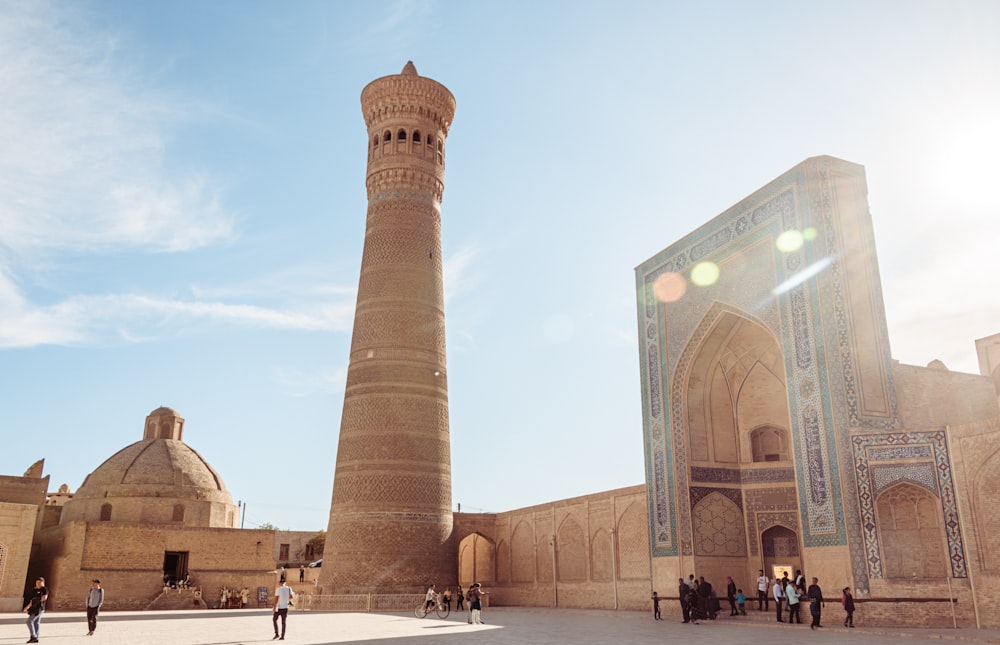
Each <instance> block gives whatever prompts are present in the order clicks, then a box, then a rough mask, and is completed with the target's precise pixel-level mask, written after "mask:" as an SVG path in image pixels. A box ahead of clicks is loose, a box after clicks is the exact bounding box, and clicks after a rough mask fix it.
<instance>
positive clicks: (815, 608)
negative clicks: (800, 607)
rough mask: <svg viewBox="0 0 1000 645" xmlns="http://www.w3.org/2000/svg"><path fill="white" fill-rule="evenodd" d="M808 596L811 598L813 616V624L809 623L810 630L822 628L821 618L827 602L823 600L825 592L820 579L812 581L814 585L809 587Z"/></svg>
mask: <svg viewBox="0 0 1000 645" xmlns="http://www.w3.org/2000/svg"><path fill="white" fill-rule="evenodd" d="M806 596H808V597H809V615H810V616H812V622H811V623H809V629H816V628H817V627H822V626H823V625H821V624H820V616H821V615H822V613H823V607H826V601H824V600H823V590H822V589H821V588H820V586H819V578H813V579H812V584H811V585H809V590H808V591H806Z"/></svg>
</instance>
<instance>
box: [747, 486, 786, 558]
mask: <svg viewBox="0 0 1000 645" xmlns="http://www.w3.org/2000/svg"><path fill="white" fill-rule="evenodd" d="M795 497H796V496H795V489H794V488H790V487H786V488H766V489H753V490H747V491H745V492H744V501H745V504H746V518H747V538H748V539H747V541H748V542H749V544H750V554H751V555H757V554H758V553H759V547H758V540H757V538H758V536H759V535H761V534H763V533H764V531H766V530H768V529H770V528H773V527H775V526H783V527H785V528H787V529H789V530H790V531H792V532H794V533H796V534H798V532H799V511H798V508H797V506H796V499H795Z"/></svg>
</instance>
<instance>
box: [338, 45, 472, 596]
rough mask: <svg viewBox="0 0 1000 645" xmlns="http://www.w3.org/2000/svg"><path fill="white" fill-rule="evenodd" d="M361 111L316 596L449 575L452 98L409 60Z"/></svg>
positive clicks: (373, 87)
mask: <svg viewBox="0 0 1000 645" xmlns="http://www.w3.org/2000/svg"><path fill="white" fill-rule="evenodd" d="M361 106H362V110H363V112H364V117H365V124H366V125H367V127H368V173H367V179H366V185H367V188H368V218H367V225H366V230H365V245H364V255H363V257H362V260H361V277H360V280H359V282H358V300H357V309H356V311H355V315H354V334H353V337H352V340H351V355H350V364H349V367H348V373H347V386H346V390H345V393H344V410H343V416H342V418H341V425H340V442H339V446H338V450H337V468H336V473H335V475H334V484H333V502H332V504H331V507H330V523H329V530H328V532H327V540H326V547H325V551H324V556H323V564H324V566H323V570H322V573H321V577H320V582H321V586H322V587H323V593H361V592H373V591H380V590H381V591H385V590H392V591H394V592H395V593H399V591H401V590H405V591H413V590H421V588H426V584H427V583H428V582H438V583H439V584H447V583H451V582H453V581H454V580H456V579H457V571H456V569H457V565H456V563H455V560H456V557H455V556H454V554H453V553H452V552H451V550H452V549H451V545H450V542H449V540H450V537H451V530H452V511H451V440H450V436H449V428H448V381H447V374H448V372H447V369H446V365H445V326H444V287H443V279H442V262H441V210H440V204H441V196H442V192H443V191H444V151H445V146H444V142H445V137H447V135H448V128H449V126H450V125H451V120H452V117H453V116H454V113H455V98H454V97H453V96H452V94H451V92H449V91H448V89H447V88H446V87H444V86H443V85H441V84H440V83H438V82H436V81H433V80H431V79H429V78H423V77H421V76H419V75H418V74H417V70H416V68H415V67H414V66H413V63H407V64H406V67H404V68H403V71H402V73H400V74H398V75H393V76H385V77H383V78H379V79H377V80H375V81H372V82H371V83H369V84H368V86H367V87H365V88H364V90H363V91H362V92H361Z"/></svg>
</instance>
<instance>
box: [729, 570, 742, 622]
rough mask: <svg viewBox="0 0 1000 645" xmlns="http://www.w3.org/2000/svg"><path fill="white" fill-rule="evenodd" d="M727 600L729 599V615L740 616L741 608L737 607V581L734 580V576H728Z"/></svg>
mask: <svg viewBox="0 0 1000 645" xmlns="http://www.w3.org/2000/svg"><path fill="white" fill-rule="evenodd" d="M726 580H727V582H726V600H728V601H729V615H730V616H738V615H739V613H740V612H739V610H738V609H736V583H735V582H733V578H732V576H726Z"/></svg>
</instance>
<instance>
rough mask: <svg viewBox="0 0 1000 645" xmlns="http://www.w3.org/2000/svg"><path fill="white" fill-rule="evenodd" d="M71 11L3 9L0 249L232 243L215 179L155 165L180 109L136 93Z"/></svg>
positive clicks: (39, 6)
mask: <svg viewBox="0 0 1000 645" xmlns="http://www.w3.org/2000/svg"><path fill="white" fill-rule="evenodd" d="M75 9H76V7H75V6H74V5H67V4H59V3H49V2H23V3H22V2H4V3H0V61H3V63H2V64H0V94H2V95H3V101H0V141H3V145H2V146H0V230H2V238H0V240H2V245H3V246H5V247H7V248H8V249H11V250H14V251H22V252H24V251H29V250H36V249H53V248H54V249H72V250H75V251H83V252H86V251H90V250H102V249H107V248H119V247H139V248H149V249H153V250H157V251H179V250H186V249H191V248H196V247H199V246H204V245H206V244H209V243H212V242H214V241H217V240H219V239H223V238H226V237H229V236H231V235H232V234H233V223H234V218H233V216H232V215H231V214H229V213H227V212H225V209H223V208H222V207H221V206H220V201H219V194H220V192H221V190H222V185H221V182H219V181H218V180H216V179H214V178H212V177H210V176H207V175H204V174H200V175H199V174H197V173H191V174H183V175H180V176H171V175H170V174H169V173H166V172H165V171H164V168H163V166H164V157H165V152H166V145H167V144H166V143H165V142H166V141H167V139H168V132H167V129H168V128H169V127H170V126H171V125H176V124H177V122H178V121H179V120H182V119H184V118H188V117H189V116H190V115H189V114H186V112H188V111H190V110H191V106H190V104H189V102H187V101H182V100H174V99H171V98H170V97H169V96H165V95H163V94H159V93H156V92H153V91H151V90H149V89H148V88H146V87H144V86H143V83H142V82H141V81H140V80H139V77H138V74H134V75H133V74H132V73H131V72H130V71H129V70H128V68H127V65H125V64H123V61H122V60H121V58H122V57H120V56H116V54H117V49H116V47H117V45H116V41H115V38H114V35H113V34H104V33H100V32H96V31H95V30H94V29H92V28H91V26H90V25H87V24H86V23H85V21H84V20H83V19H82V18H81V17H80V16H79V15H76V14H75V13H74V11H75Z"/></svg>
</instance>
